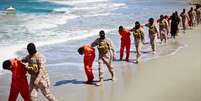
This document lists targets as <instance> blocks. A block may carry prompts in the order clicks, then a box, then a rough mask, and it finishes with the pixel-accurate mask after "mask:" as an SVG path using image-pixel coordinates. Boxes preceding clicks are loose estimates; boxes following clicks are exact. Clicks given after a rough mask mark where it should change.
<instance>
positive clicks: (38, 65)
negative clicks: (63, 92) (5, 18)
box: [22, 43, 57, 101]
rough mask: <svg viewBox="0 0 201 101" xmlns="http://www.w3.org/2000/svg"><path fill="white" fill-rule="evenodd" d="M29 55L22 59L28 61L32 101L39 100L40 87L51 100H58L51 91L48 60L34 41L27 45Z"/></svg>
mask: <svg viewBox="0 0 201 101" xmlns="http://www.w3.org/2000/svg"><path fill="white" fill-rule="evenodd" d="M27 51H28V53H29V55H27V56H26V57H25V58H24V59H23V60H22V61H23V62H26V63H28V67H27V68H28V72H29V73H30V75H31V79H30V96H31V100H32V101H37V93H38V91H39V89H40V90H41V92H42V93H43V95H44V96H45V97H46V98H47V99H48V100H49V101H57V100H56V98H55V97H54V95H52V93H51V92H50V89H49V86H50V81H49V76H48V72H47V69H46V67H47V66H46V60H45V58H44V56H43V55H42V54H40V53H39V52H37V50H36V47H35V45H34V44H33V43H29V44H28V45H27Z"/></svg>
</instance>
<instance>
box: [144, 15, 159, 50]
mask: <svg viewBox="0 0 201 101" xmlns="http://www.w3.org/2000/svg"><path fill="white" fill-rule="evenodd" d="M145 26H146V27H148V28H149V39H150V44H151V48H152V51H153V53H155V52H156V39H157V34H158V30H157V28H156V25H155V24H154V18H149V23H148V24H145Z"/></svg>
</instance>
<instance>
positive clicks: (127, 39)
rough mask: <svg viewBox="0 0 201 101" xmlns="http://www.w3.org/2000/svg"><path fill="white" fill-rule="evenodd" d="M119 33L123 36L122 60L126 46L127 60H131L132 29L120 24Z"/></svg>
mask: <svg viewBox="0 0 201 101" xmlns="http://www.w3.org/2000/svg"><path fill="white" fill-rule="evenodd" d="M119 34H120V36H121V48H120V60H122V58H123V55H124V48H126V61H129V56H130V46H131V40H130V35H131V34H130V31H129V30H128V29H126V28H123V26H119Z"/></svg>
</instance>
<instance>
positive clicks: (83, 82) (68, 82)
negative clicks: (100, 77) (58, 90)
mask: <svg viewBox="0 0 201 101" xmlns="http://www.w3.org/2000/svg"><path fill="white" fill-rule="evenodd" d="M111 80H112V79H105V80H104V81H111ZM97 82H98V81H97V80H96V81H93V82H92V83H86V81H79V80H76V79H73V80H60V81H57V82H56V83H55V84H54V85H53V86H61V85H66V84H77V85H81V84H87V85H95V86H96V83H97Z"/></svg>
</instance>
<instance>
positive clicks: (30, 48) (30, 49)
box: [27, 44, 37, 55]
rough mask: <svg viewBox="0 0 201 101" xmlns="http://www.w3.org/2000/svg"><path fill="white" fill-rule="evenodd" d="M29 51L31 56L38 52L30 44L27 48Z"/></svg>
mask: <svg viewBox="0 0 201 101" xmlns="http://www.w3.org/2000/svg"><path fill="white" fill-rule="evenodd" d="M27 51H28V53H29V55H34V54H35V53H36V52H37V51H36V47H35V45H34V44H29V45H28V46H27Z"/></svg>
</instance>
